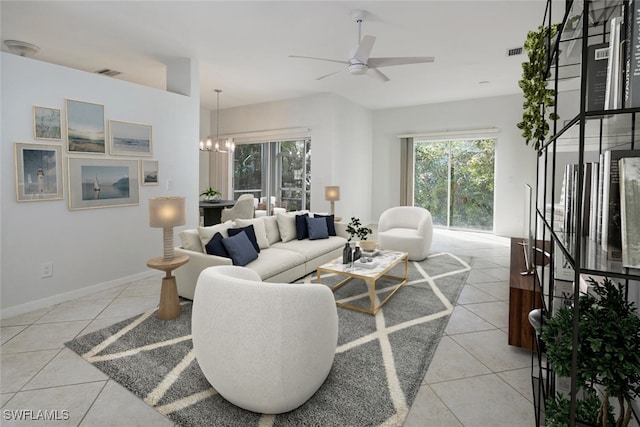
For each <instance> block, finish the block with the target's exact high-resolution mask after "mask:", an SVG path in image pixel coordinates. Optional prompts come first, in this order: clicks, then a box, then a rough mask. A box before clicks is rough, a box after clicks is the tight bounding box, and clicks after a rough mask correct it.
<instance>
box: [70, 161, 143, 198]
mask: <svg viewBox="0 0 640 427" xmlns="http://www.w3.org/2000/svg"><path fill="white" fill-rule="evenodd" d="M68 162H69V164H68V166H67V171H68V182H69V209H70V210H76V209H92V208H106V207H113V206H129V205H138V204H139V203H140V191H139V184H138V176H139V172H138V165H139V162H138V160H124V159H122V160H120V159H99V158H86V157H69V158H68Z"/></svg>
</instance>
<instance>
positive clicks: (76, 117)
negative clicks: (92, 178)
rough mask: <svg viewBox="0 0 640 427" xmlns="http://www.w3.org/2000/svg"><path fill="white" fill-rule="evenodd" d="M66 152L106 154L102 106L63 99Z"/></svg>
mask: <svg viewBox="0 0 640 427" xmlns="http://www.w3.org/2000/svg"><path fill="white" fill-rule="evenodd" d="M65 105H66V110H67V151H68V152H70V153H91V154H96V153H98V154H106V150H105V130H104V105H101V104H94V103H92V102H84V101H76V100H73V99H65Z"/></svg>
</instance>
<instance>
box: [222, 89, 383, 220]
mask: <svg viewBox="0 0 640 427" xmlns="http://www.w3.org/2000/svg"><path fill="white" fill-rule="evenodd" d="M371 119H372V113H371V112H370V111H369V110H367V109H365V108H363V107H360V106H358V105H356V104H353V103H351V102H349V101H347V100H345V99H344V98H341V97H339V96H336V95H331V94H321V95H313V96H307V97H302V98H296V99H291V100H285V101H277V102H269V103H263V104H256V105H250V106H246V107H238V108H230V109H224V110H220V135H228V134H231V135H233V134H238V133H245V132H254V131H268V130H272V129H283V128H296V127H309V128H310V129H311V132H310V133H311V208H312V210H314V211H317V212H319V211H328V210H329V202H327V201H325V200H324V187H325V186H326V185H339V186H340V188H341V196H340V198H341V199H340V201H339V202H336V215H337V216H342V218H343V220H345V219H346V220H348V218H349V217H350V216H356V217H358V218H360V219H361V220H362V221H363V222H365V223H368V222H369V221H371V216H370V214H371V209H370V206H371V129H372V121H371ZM211 121H212V123H213V122H215V118H212V120H211ZM212 132H214V133H215V130H212Z"/></svg>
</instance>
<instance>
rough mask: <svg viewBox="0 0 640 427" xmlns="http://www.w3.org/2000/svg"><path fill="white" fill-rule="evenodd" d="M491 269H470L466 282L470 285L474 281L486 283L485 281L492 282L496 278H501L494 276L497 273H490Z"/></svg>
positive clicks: (473, 283) (474, 282)
mask: <svg viewBox="0 0 640 427" xmlns="http://www.w3.org/2000/svg"><path fill="white" fill-rule="evenodd" d="M492 271H493V269H490V268H485V269H483V270H474V269H472V270H471V271H470V272H469V277H467V283H469V284H471V285H475V284H476V283H487V282H489V283H493V282H495V281H496V280H503V279H498V278H496V277H495V274H497V273H494V274H490V272H492ZM507 278H508V277H507Z"/></svg>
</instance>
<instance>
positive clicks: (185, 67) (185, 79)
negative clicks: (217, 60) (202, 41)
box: [167, 58, 200, 96]
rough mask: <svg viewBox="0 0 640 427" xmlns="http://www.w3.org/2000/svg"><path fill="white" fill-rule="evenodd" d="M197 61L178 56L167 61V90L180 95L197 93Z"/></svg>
mask: <svg viewBox="0 0 640 427" xmlns="http://www.w3.org/2000/svg"><path fill="white" fill-rule="evenodd" d="M199 83H200V82H199V75H198V64H197V61H195V60H192V59H189V58H178V59H174V60H173V61H170V62H168V63H167V91H169V92H173V93H179V94H180V95H186V96H192V95H197V94H198V90H199V86H200V84H199Z"/></svg>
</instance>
